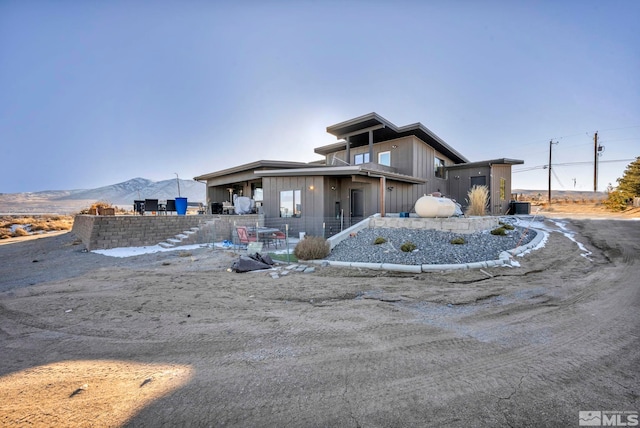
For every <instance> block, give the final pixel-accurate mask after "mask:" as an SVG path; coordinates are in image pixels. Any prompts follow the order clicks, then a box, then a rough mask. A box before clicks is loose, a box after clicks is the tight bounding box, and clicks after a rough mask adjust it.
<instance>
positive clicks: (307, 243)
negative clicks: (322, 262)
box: [293, 236, 331, 260]
mask: <svg viewBox="0 0 640 428" xmlns="http://www.w3.org/2000/svg"><path fill="white" fill-rule="evenodd" d="M330 252H331V246H330V245H329V242H328V241H327V240H326V239H324V238H323V237H321V236H306V237H305V238H304V239H301V240H300V242H298V245H296V248H294V249H293V254H294V255H295V256H296V257H297V258H298V259H300V260H318V259H323V258H325V257H327V256H328V255H329V253H330Z"/></svg>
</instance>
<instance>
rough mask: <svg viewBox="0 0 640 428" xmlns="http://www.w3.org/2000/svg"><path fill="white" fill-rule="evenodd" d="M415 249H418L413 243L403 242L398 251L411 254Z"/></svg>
mask: <svg viewBox="0 0 640 428" xmlns="http://www.w3.org/2000/svg"><path fill="white" fill-rule="evenodd" d="M416 248H418V247H417V246H416V244H414V243H413V242H411V241H407V242H405V243H404V244H402V245H401V246H400V249H401V250H402V251H404V252H405V253H410V252H412V251H413V250H415V249H416Z"/></svg>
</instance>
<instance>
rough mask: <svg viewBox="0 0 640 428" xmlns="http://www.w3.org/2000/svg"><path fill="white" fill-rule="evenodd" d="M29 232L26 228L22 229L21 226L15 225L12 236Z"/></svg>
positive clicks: (24, 234) (25, 234)
mask: <svg viewBox="0 0 640 428" xmlns="http://www.w3.org/2000/svg"><path fill="white" fill-rule="evenodd" d="M28 234H29V232H27V231H26V230H24V229H23V228H21V227H17V228H16V230H14V231H13V236H14V237H16V236H27V235H28Z"/></svg>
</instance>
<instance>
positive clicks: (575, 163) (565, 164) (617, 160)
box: [511, 158, 635, 174]
mask: <svg viewBox="0 0 640 428" xmlns="http://www.w3.org/2000/svg"><path fill="white" fill-rule="evenodd" d="M634 160H635V158H634V159H616V160H606V161H598V163H615V162H632V161H634ZM572 165H593V161H583V162H565V163H554V164H553V166H572ZM534 169H547V165H537V166H531V167H529V168H523V169H514V170H512V171H511V172H512V173H513V174H515V173H517V172H527V171H533V170H534Z"/></svg>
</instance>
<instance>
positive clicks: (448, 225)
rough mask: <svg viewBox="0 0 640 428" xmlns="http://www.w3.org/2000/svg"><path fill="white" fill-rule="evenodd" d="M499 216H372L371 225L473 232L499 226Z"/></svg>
mask: <svg viewBox="0 0 640 428" xmlns="http://www.w3.org/2000/svg"><path fill="white" fill-rule="evenodd" d="M498 222H499V218H498V217H491V216H487V217H447V218H422V217H409V218H404V217H371V219H370V220H369V227H377V228H391V229H393V228H401V227H406V228H408V229H430V230H442V231H445V232H454V233H473V232H478V231H481V230H487V229H495V228H496V227H498Z"/></svg>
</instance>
